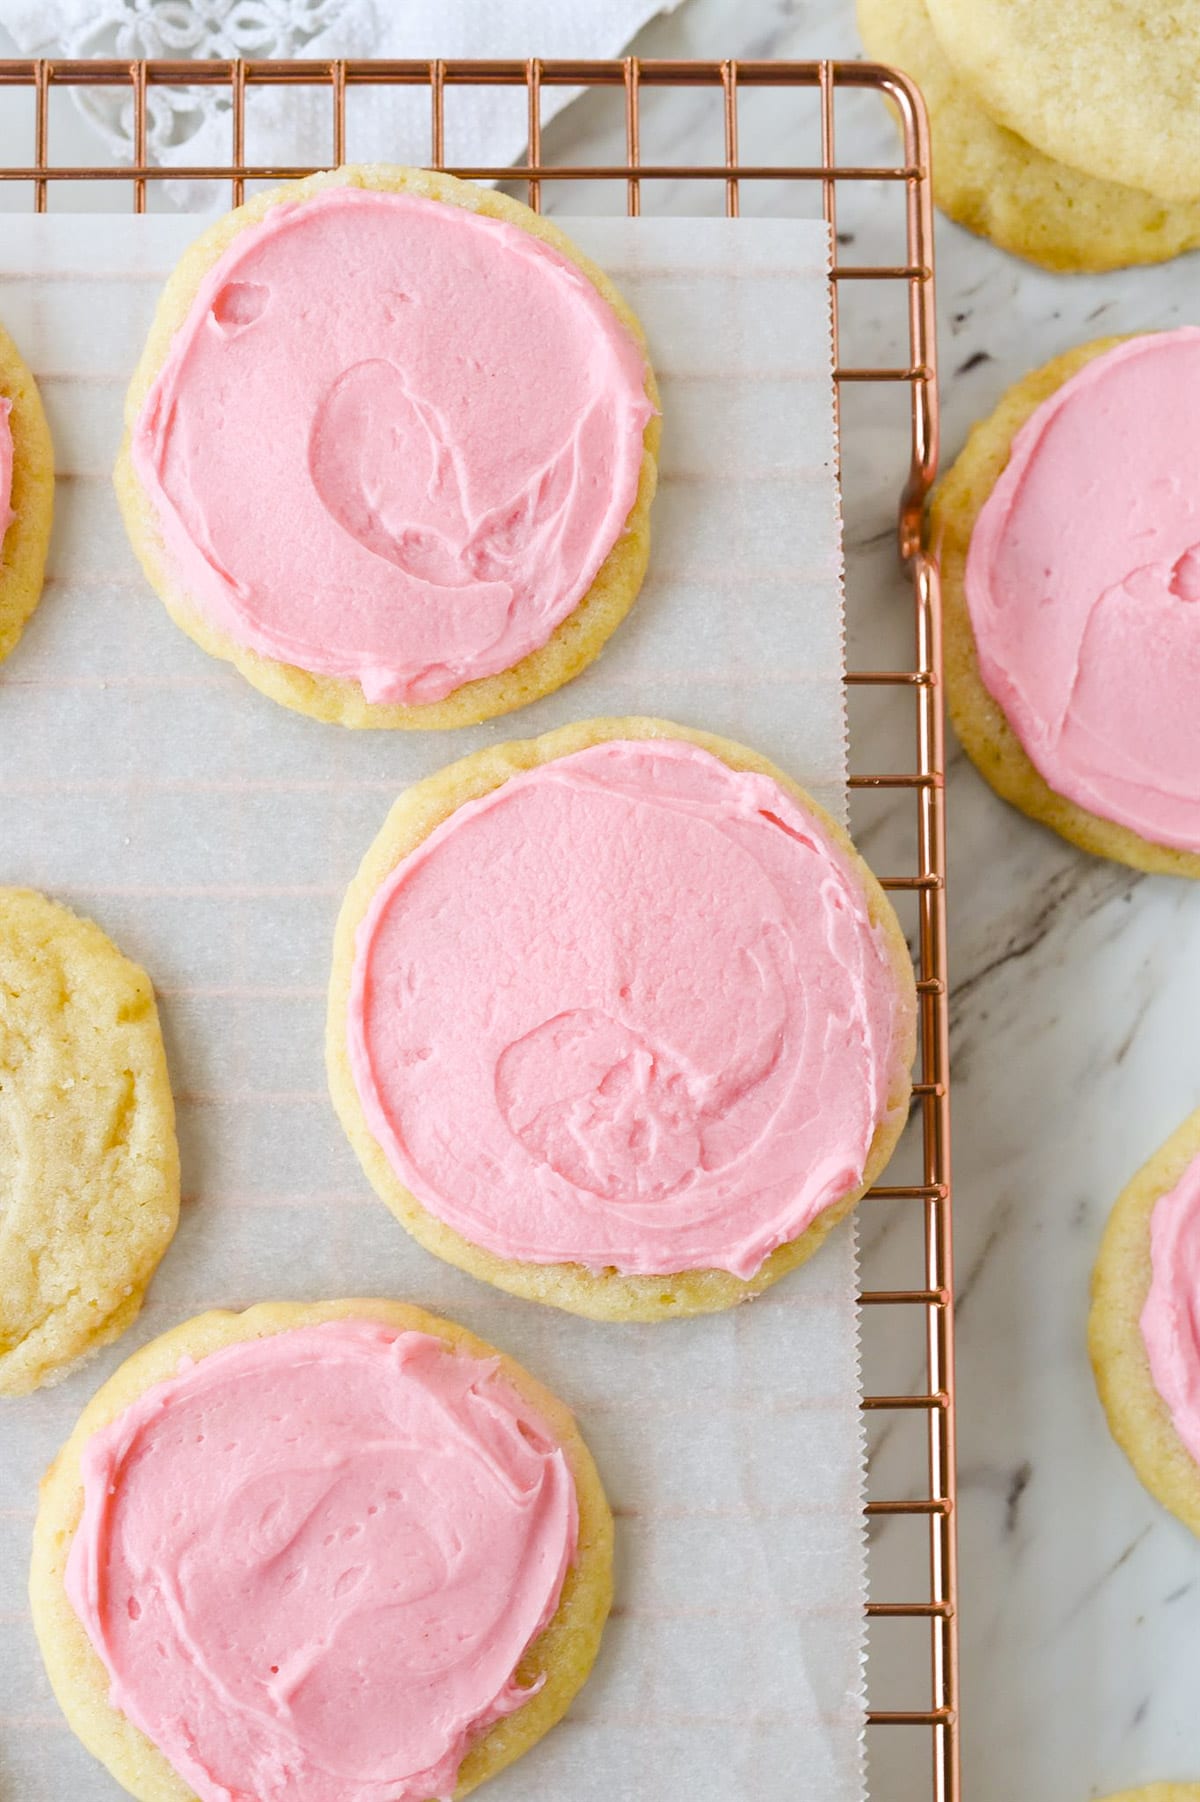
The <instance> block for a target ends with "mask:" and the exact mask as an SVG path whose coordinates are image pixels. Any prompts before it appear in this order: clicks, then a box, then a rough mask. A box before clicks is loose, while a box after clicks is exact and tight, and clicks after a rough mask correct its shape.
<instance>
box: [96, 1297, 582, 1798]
mask: <svg viewBox="0 0 1200 1802" xmlns="http://www.w3.org/2000/svg"><path fill="white" fill-rule="evenodd" d="M83 1479H84V1508H83V1516H82V1519H81V1521H80V1525H79V1528H78V1530H77V1532H76V1535H75V1539H74V1542H73V1544H72V1547H71V1552H70V1557H69V1561H68V1565H67V1575H66V1584H67V1593H68V1595H69V1597H70V1600H71V1604H72V1606H73V1607H74V1609H75V1612H76V1613H77V1614H78V1616H79V1618H80V1620H81V1622H82V1623H83V1625H84V1627H85V1629H86V1631H87V1634H88V1637H89V1639H90V1640H91V1642H92V1645H93V1647H94V1648H95V1650H96V1652H97V1653H98V1655H99V1656H100V1658H101V1659H102V1660H103V1661H104V1664H105V1666H106V1667H107V1670H108V1674H109V1677H110V1680H111V1686H112V1687H111V1700H112V1703H113V1705H114V1707H116V1708H119V1709H120V1710H121V1711H122V1713H124V1714H125V1715H127V1716H128V1718H129V1719H130V1720H131V1721H132V1722H133V1723H134V1725H135V1726H137V1727H139V1728H140V1729H141V1731H142V1732H143V1733H145V1734H146V1735H147V1736H148V1737H149V1738H150V1739H151V1740H152V1741H153V1742H154V1744H155V1745H156V1746H158V1748H159V1749H160V1751H162V1752H163V1754H164V1755H165V1756H166V1758H167V1759H168V1760H169V1762H170V1763H171V1764H172V1766H173V1767H174V1768H175V1770H176V1771H178V1772H179V1774H180V1776H182V1777H183V1778H184V1780H185V1781H186V1782H187V1783H188V1784H189V1785H191V1787H192V1788H193V1789H194V1790H195V1791H196V1794H197V1795H198V1796H199V1797H201V1798H202V1802H230V1798H235V1797H245V1798H249V1797H251V1796H252V1797H254V1798H255V1802H288V1799H290V1798H292V1797H295V1796H299V1795H302V1796H303V1797H304V1798H305V1802H428V1798H429V1797H430V1796H433V1795H438V1796H448V1795H449V1794H450V1793H451V1791H452V1790H453V1788H454V1786H455V1782H456V1780H457V1773H458V1767H459V1765H460V1763H461V1762H462V1759H463V1757H464V1755H465V1753H466V1751H467V1750H468V1748H469V1747H470V1745H471V1744H473V1743H474V1741H475V1740H476V1739H478V1738H479V1736H480V1735H481V1734H482V1733H483V1732H485V1731H486V1730H487V1728H488V1727H489V1726H491V1725H492V1724H493V1723H494V1722H495V1721H497V1720H499V1719H501V1718H502V1717H503V1716H505V1715H508V1714H511V1713H513V1712H514V1711H515V1710H516V1709H519V1708H520V1707H521V1706H522V1705H523V1703H524V1702H526V1701H527V1700H528V1698H529V1696H530V1695H531V1694H532V1693H534V1692H533V1690H532V1689H528V1688H523V1687H521V1686H520V1685H519V1684H518V1683H517V1681H516V1677H515V1673H516V1669H517V1666H518V1664H519V1663H520V1660H521V1658H522V1656H523V1654H524V1652H525V1650H526V1648H527V1647H528V1646H529V1645H530V1644H531V1643H532V1641H533V1640H534V1639H536V1637H537V1636H538V1634H539V1633H540V1632H541V1630H542V1628H543V1627H545V1625H546V1624H547V1622H548V1621H549V1620H550V1618H551V1616H552V1615H553V1614H554V1612H555V1609H556V1608H557V1606H558V1600H559V1596H560V1593H561V1590H562V1584H563V1579H564V1576H565V1574H566V1571H567V1569H568V1568H569V1566H570V1565H571V1563H572V1562H573V1561H574V1556H575V1546H576V1535H577V1511H576V1500H575V1487H574V1480H573V1478H572V1476H571V1472H570V1468H569V1466H568V1464H567V1461H566V1457H565V1455H564V1453H563V1452H562V1450H561V1448H560V1447H559V1446H558V1445H557V1444H556V1442H555V1440H554V1437H553V1435H552V1433H551V1432H550V1430H549V1428H548V1427H547V1426H546V1424H545V1422H544V1421H542V1420H541V1419H540V1418H539V1417H538V1415H537V1414H536V1412H535V1410H533V1409H532V1407H531V1406H530V1405H529V1404H528V1403H527V1402H526V1401H525V1400H524V1399H523V1398H522V1397H520V1396H519V1395H518V1394H517V1393H516V1391H515V1390H514V1389H513V1388H512V1387H511V1386H510V1385H509V1383H508V1382H507V1381H506V1380H505V1379H504V1378H503V1377H502V1376H501V1375H500V1374H499V1372H498V1369H497V1365H496V1363H495V1361H494V1360H493V1361H488V1362H484V1361H482V1360H479V1359H472V1358H469V1357H466V1356H462V1355H456V1354H455V1353H454V1352H453V1351H451V1350H450V1349H449V1348H448V1347H447V1346H446V1344H445V1343H444V1342H443V1341H442V1340H440V1339H436V1338H433V1337H431V1336H429V1335H426V1334H422V1333H414V1332H408V1333H398V1332H396V1331H394V1330H393V1329H391V1328H388V1327H385V1326H383V1325H381V1324H379V1323H376V1322H371V1321H367V1320H352V1319H351V1320H337V1321H328V1322H325V1323H324V1324H322V1325H319V1326H312V1327H300V1328H295V1329H293V1330H291V1331H289V1332H283V1333H278V1334H275V1335H274V1336H271V1337H267V1338H264V1339H259V1340H250V1341H245V1342H242V1343H238V1344H234V1345H231V1346H227V1347H225V1348H224V1349H222V1350H220V1351H217V1352H214V1353H212V1354H211V1355H210V1356H209V1357H207V1358H204V1359H202V1360H201V1361H200V1362H199V1363H198V1364H194V1365H185V1366H182V1367H181V1369H180V1371H179V1374H178V1375H177V1376H175V1377H173V1378H171V1379H169V1380H168V1381H167V1382H165V1383H160V1384H158V1385H156V1387H154V1388H153V1389H150V1390H147V1391H146V1392H145V1393H144V1394H143V1395H141V1396H140V1397H138V1399H137V1400H136V1401H135V1402H133V1403H132V1404H131V1405H130V1407H128V1408H127V1409H126V1410H125V1412H124V1413H123V1414H121V1415H119V1416H118V1417H117V1418H116V1419H115V1420H114V1421H113V1422H112V1423H111V1424H110V1425H109V1426H107V1427H104V1428H102V1429H101V1430H100V1431H99V1432H98V1433H96V1434H95V1435H94V1436H93V1437H92V1439H91V1440H89V1441H88V1444H87V1446H86V1448H85V1451H84V1457H83Z"/></svg>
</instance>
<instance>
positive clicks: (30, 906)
mask: <svg viewBox="0 0 1200 1802" xmlns="http://www.w3.org/2000/svg"><path fill="white" fill-rule="evenodd" d="M0 1169H3V1171H4V1174H5V1191H6V1192H5V1205H4V1207H3V1208H2V1209H0V1394H8V1395H20V1394H24V1393H25V1392H26V1391H28V1390H30V1389H34V1388H36V1387H37V1385H38V1384H39V1383H42V1382H45V1381H46V1380H47V1379H48V1378H51V1377H54V1376H58V1375H61V1374H62V1372H63V1370H64V1369H65V1368H66V1367H67V1366H69V1365H71V1364H73V1363H74V1362H75V1361H76V1360H77V1359H79V1358H82V1357H84V1356H86V1354H87V1353H89V1352H92V1351H95V1350H97V1349H98V1348H99V1347H100V1346H102V1345H107V1344H108V1343H109V1342H110V1341H111V1340H113V1339H115V1338H116V1337H117V1336H118V1335H119V1334H120V1333H122V1332H124V1330H125V1328H126V1327H127V1326H128V1325H129V1323H130V1321H132V1320H133V1319H134V1318H135V1316H136V1315H137V1313H138V1310H139V1309H140V1307H141V1304H142V1297H143V1295H144V1293H145V1289H146V1286H147V1284H148V1283H149V1281H150V1278H151V1276H152V1275H153V1273H154V1270H155V1267H156V1266H157V1264H158V1261H159V1259H160V1258H161V1257H162V1254H163V1252H164V1251H165V1250H166V1248H167V1246H168V1244H169V1243H170V1241H171V1236H172V1234H173V1233H174V1231H175V1223H176V1220H177V1218H178V1213H179V1154H178V1150H177V1147H176V1143H175V1110H174V1105H173V1103H172V1100H171V1089H170V1083H169V1081H168V1077H167V1064H166V1056H165V1054H164V1051H163V1043H162V1036H161V1034H160V1032H159V1026H158V1015H157V1012H156V1010H155V1005H154V991H153V989H152V988H151V986H150V981H149V978H148V977H147V976H146V974H145V972H144V971H142V970H140V969H139V968H138V967H137V965H136V964H133V963H131V962H130V961H129V959H128V958H126V957H123V956H122V954H121V953H120V952H119V951H118V950H117V948H116V946H115V945H114V944H113V943H112V942H111V940H110V939H108V938H106V936H105V935H104V933H103V932H101V930H100V928H99V927H98V926H94V925H93V924H92V923H91V921H90V920H83V919H80V918H78V917H77V916H76V915H75V914H73V913H70V912H69V911H68V910H67V909H66V908H65V907H61V906H59V905H58V904H57V903H56V902H54V901H50V900H48V899H47V898H46V897H45V896H44V895H40V894H36V893H34V892H33V891H31V890H26V889H0Z"/></svg>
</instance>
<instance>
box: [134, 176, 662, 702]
mask: <svg viewBox="0 0 1200 1802" xmlns="http://www.w3.org/2000/svg"><path fill="white" fill-rule="evenodd" d="M657 404H658V403H657V390H656V387H655V383H654V377H653V374H652V373H651V370H650V367H649V364H648V363H647V360H646V350H645V343H644V339H643V337H642V332H641V328H640V326H639V325H638V322H637V320H636V319H635V318H634V317H633V315H632V313H631V312H630V311H629V309H628V307H627V306H626V305H625V303H624V302H623V301H622V299H621V297H620V295H619V294H618V293H617V291H616V289H615V288H614V287H613V285H612V283H611V282H610V281H609V280H608V278H607V277H606V276H605V275H603V274H602V273H601V271H600V270H599V269H597V268H596V267H595V266H594V264H592V263H590V262H589V261H588V260H587V259H586V258H585V257H583V256H582V255H581V254H580V253H579V252H578V251H577V250H576V249H575V248H574V246H573V245H572V244H571V243H570V242H569V240H568V239H567V238H565V237H564V236H563V234H562V232H560V231H559V230H558V229H557V227H555V226H553V225H551V224H550V223H549V222H548V221H547V220H544V219H541V218H538V217H537V216H536V215H535V214H534V213H532V212H530V210H529V209H528V208H527V207H524V206H521V205H520V204H519V203H518V202H517V201H515V200H509V199H508V198H507V197H506V196H504V195H502V194H499V193H497V192H495V191H494V190H492V189H483V188H477V187H473V186H472V185H471V184H470V183H467V182H460V181H455V180H453V179H452V178H451V177H449V176H445V175H435V174H430V173H428V172H425V171H420V170H411V169H393V168H388V167H384V166H372V167H363V168H345V169H339V170H336V171H335V172H333V173H332V174H326V175H317V176H313V177H311V178H310V179H309V180H307V181H301V182H294V183H291V184H289V185H288V186H287V187H284V188H278V189H275V190H273V191H272V192H271V193H267V194H260V195H258V196H256V197H255V198H254V199H253V200H251V201H249V202H248V203H247V204H246V205H245V206H243V207H239V208H238V209H237V211H236V212H234V213H231V214H230V215H229V216H228V217H227V218H225V219H223V220H221V221H220V222H219V223H218V224H217V225H215V226H213V227H212V228H211V230H209V231H208V232H206V233H205V234H204V236H203V237H202V238H201V239H200V240H199V242H198V243H197V244H196V245H195V246H194V247H193V248H192V249H191V250H190V251H189V252H188V254H187V255H186V256H185V257H184V259H183V261H182V262H181V263H180V265H179V267H178V268H177V269H176V271H175V273H174V275H173V276H172V277H171V280H170V281H169V283H168V284H167V288H166V290H165V292H164V295H163V298H162V301H161V303H160V306H159V311H158V314H157V317H156V319H155V322H154V326H153V328H152V330H151V333H150V338H149V341H148V343H147V346H146V349H145V352H144V354H143V357H142V360H141V363H140V364H139V366H138V370H137V373H136V375H135V376H134V379H133V383H132V386H131V388H130V391H129V396H128V400H127V403H126V425H127V428H128V429H127V433H126V437H125V441H124V444H123V447H122V450H121V454H120V457H119V460H118V464H117V472H116V484H117V493H118V497H119V499H120V502H121V507H122V510H123V512H124V516H125V522H126V526H127V528H128V531H129V535H130V538H131V540H132V543H133V546H134V549H135V550H136V552H137V554H138V556H139V558H140V559H141V562H142V565H143V568H144V569H145V571H146V574H147V576H148V577H149V579H150V581H151V582H152V584H153V585H154V587H155V588H156V589H157V591H158V593H159V594H160V596H161V597H162V599H163V601H164V602H165V604H166V606H167V608H168V609H169V611H170V612H171V614H172V616H173V617H174V618H175V620H176V621H177V623H178V624H179V625H181V626H182V627H183V629H184V631H185V632H187V633H188V634H189V635H190V636H191V637H192V638H194V639H195V640H196V641H197V642H198V643H199V644H201V645H202V646H203V647H204V648H205V649H206V650H207V651H210V652H211V653H212V654H213V655H215V656H218V657H223V658H226V659H228V660H229V661H231V662H232V663H234V664H235V665H236V666H237V668H238V669H239V670H241V672H242V674H243V675H244V676H246V677H247V679H248V680H249V681H250V682H252V683H253V684H254V685H255V686H256V687H257V688H260V689H262V690H263V692H264V693H266V694H269V695H271V696H272V697H273V698H274V699H275V700H277V701H282V702H283V703H284V704H285V705H287V706H289V707H295V708H298V709H299V710H300V711H301V712H303V713H309V714H312V715H314V716H316V717H317V718H320V719H325V720H336V721H340V722H341V723H342V724H344V725H349V726H416V727H428V726H436V727H441V726H459V725H465V724H468V723H470V722H472V721H477V720H483V719H487V718H489V717H490V716H491V715H493V714H497V713H506V712H508V711H509V710H510V709H512V708H514V707H520V706H522V705H524V703H525V702H527V701H530V700H533V699H534V698H535V697H537V696H538V695H541V694H545V693H547V692H548V691H549V690H550V689H553V688H557V687H558V686H559V685H560V684H561V683H563V682H565V681H567V680H568V679H569V678H570V677H572V676H574V675H576V674H578V672H579V671H580V670H581V669H582V668H583V667H584V665H585V664H587V663H588V662H590V661H591V659H592V658H593V657H594V656H595V655H596V653H597V652H598V651H599V649H600V647H601V646H602V645H603V644H604V642H605V640H606V639H607V638H608V637H609V635H610V633H612V632H613V631H614V630H615V628H616V626H617V625H618V624H619V622H620V621H621V619H622V618H623V617H624V615H625V613H626V612H627V611H628V609H629V607H630V605H631V604H632V602H633V599H634V597H635V595H636V593H637V591H638V588H639V586H640V584H641V580H642V575H643V573H644V571H645V567H646V558H647V554H648V549H649V525H648V520H649V511H650V502H651V499H652V497H653V494H654V488H655V482H656V479H657V462H656V456H657V449H658V438H659V419H658V412H657Z"/></svg>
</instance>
